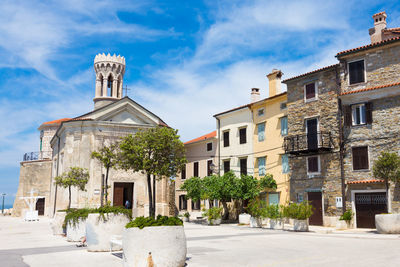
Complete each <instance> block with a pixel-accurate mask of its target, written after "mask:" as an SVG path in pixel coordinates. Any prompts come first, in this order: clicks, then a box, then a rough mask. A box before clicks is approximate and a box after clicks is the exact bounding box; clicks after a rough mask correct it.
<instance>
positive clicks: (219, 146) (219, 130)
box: [215, 117, 221, 175]
mask: <svg viewBox="0 0 400 267" xmlns="http://www.w3.org/2000/svg"><path fill="white" fill-rule="evenodd" d="M215 119H216V120H217V122H218V140H217V141H218V175H221V123H220V121H219V118H218V117H215Z"/></svg>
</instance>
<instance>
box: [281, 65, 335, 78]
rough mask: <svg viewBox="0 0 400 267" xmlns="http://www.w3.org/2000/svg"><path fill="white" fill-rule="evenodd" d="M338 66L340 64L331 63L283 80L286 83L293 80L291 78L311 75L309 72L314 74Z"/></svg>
mask: <svg viewBox="0 0 400 267" xmlns="http://www.w3.org/2000/svg"><path fill="white" fill-rule="evenodd" d="M337 66H339V64H333V65H329V66H326V67H323V68H320V69H316V70H313V71H310V72H306V73H303V74H300V75H297V76H294V77H292V78H289V79H285V80H283V81H282V82H283V83H286V82H288V81H291V80H294V79H297V78H301V77H304V76H307V75H309V74H314V73H317V72H320V71H324V70H327V69H331V68H335V67H337Z"/></svg>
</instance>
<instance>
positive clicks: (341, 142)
mask: <svg viewBox="0 0 400 267" xmlns="http://www.w3.org/2000/svg"><path fill="white" fill-rule="evenodd" d="M336 88H337V98H338V116H339V161H340V180H341V187H342V204H343V208H342V211H343V213H344V212H345V211H346V181H345V175H344V162H343V158H344V134H343V123H342V118H343V108H342V100H341V99H340V98H339V96H340V92H341V90H340V80H339V73H338V70H337V69H336Z"/></svg>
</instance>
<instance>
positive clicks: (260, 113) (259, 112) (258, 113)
mask: <svg viewBox="0 0 400 267" xmlns="http://www.w3.org/2000/svg"><path fill="white" fill-rule="evenodd" d="M257 115H258V116H262V115H264V109H263V108H260V109H259V110H258V111H257Z"/></svg>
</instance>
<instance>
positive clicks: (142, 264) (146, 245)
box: [122, 226, 186, 267]
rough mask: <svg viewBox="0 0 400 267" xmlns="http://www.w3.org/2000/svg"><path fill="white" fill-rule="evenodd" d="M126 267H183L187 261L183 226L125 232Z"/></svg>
mask: <svg viewBox="0 0 400 267" xmlns="http://www.w3.org/2000/svg"><path fill="white" fill-rule="evenodd" d="M122 247H123V250H124V259H123V262H124V267H133V266H135V267H148V266H157V267H181V266H185V261H186V236H185V232H184V230H183V226H153V227H145V228H143V229H139V228H137V227H132V228H127V229H125V230H124V233H123V237H122Z"/></svg>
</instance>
